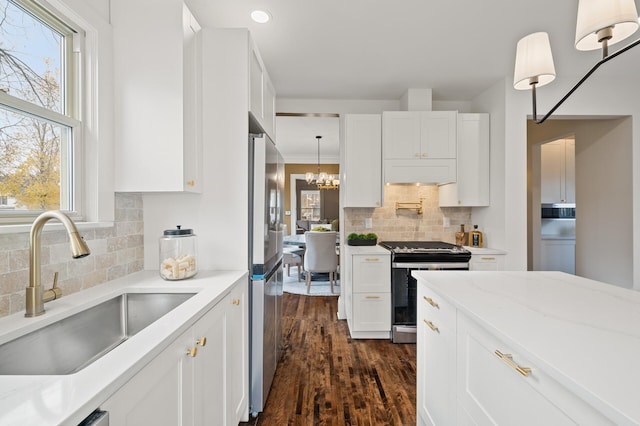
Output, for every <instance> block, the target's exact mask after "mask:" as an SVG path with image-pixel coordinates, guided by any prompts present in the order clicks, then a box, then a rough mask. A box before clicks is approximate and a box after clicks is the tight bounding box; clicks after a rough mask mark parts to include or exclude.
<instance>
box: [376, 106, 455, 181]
mask: <svg viewBox="0 0 640 426" xmlns="http://www.w3.org/2000/svg"><path fill="white" fill-rule="evenodd" d="M457 115H458V113H457V112H456V111H385V112H383V114H382V129H383V133H382V134H383V137H382V152H383V158H384V167H383V168H384V182H386V183H448V182H455V181H456V140H457V136H456V134H457V130H456V129H457Z"/></svg>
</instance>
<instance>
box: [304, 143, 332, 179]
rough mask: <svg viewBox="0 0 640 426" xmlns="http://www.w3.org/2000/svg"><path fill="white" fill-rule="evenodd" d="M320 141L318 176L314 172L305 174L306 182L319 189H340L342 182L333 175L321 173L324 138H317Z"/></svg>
mask: <svg viewBox="0 0 640 426" xmlns="http://www.w3.org/2000/svg"><path fill="white" fill-rule="evenodd" d="M316 139H317V141H318V174H317V175H315V174H314V173H313V172H307V173H305V180H306V181H307V183H308V184H310V185H311V184H315V185H316V186H317V187H318V189H338V187H339V186H340V180H339V179H338V178H336V177H334V176H333V175H330V174H328V173H326V172H321V171H320V139H322V136H316Z"/></svg>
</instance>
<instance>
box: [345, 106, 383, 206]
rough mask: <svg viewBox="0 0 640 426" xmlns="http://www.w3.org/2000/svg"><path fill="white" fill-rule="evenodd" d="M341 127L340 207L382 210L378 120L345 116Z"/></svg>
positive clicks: (380, 146) (378, 118)
mask: <svg viewBox="0 0 640 426" xmlns="http://www.w3.org/2000/svg"><path fill="white" fill-rule="evenodd" d="M341 124H342V143H341V144H340V148H341V154H342V155H341V162H340V173H341V178H340V194H341V195H342V196H343V199H342V207H374V208H375V207H382V118H381V116H380V115H379V114H347V115H345V116H344V117H343V118H342V120H341Z"/></svg>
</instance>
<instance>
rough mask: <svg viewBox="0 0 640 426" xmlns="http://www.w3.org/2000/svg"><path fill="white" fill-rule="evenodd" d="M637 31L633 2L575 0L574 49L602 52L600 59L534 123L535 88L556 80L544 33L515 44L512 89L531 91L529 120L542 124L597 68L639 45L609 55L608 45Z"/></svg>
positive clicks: (636, 42)
mask: <svg viewBox="0 0 640 426" xmlns="http://www.w3.org/2000/svg"><path fill="white" fill-rule="evenodd" d="M637 29H638V13H637V11H636V5H635V2H634V0H579V1H578V19H577V24H576V39H575V47H576V49H577V50H596V49H600V48H601V49H602V59H601V60H600V61H598V62H597V63H596V64H595V65H594V66H593V67H591V69H590V70H589V72H587V73H586V74H585V76H584V77H582V79H581V80H580V81H578V83H576V84H575V85H574V86H573V88H572V89H571V90H570V91H569V92H568V93H567V94H566V95H565V96H564V97H563V98H562V99H560V101H559V102H558V103H557V104H556V105H555V106H554V107H553V108H551V110H550V111H549V112H548V113H547V114H546V115H545V116H544V117H542V119H540V120H538V117H537V112H536V86H537V87H542V86H544V85H545V84H547V83H550V82H551V81H552V80H553V79H554V78H555V77H556V70H555V68H554V65H553V57H552V55H551V46H550V44H549V36H548V34H547V33H544V32H539V33H533V34H529V35H528V36H526V37H524V38H522V39H521V40H520V41H519V42H518V47H517V52H516V66H515V72H514V78H513V86H514V88H515V89H517V90H527V89H531V93H532V99H533V120H534V121H535V122H536V124H542V123H543V122H544V121H545V120H546V119H547V118H549V116H550V115H551V114H553V113H554V112H555V110H556V109H558V107H559V106H560V105H562V103H563V102H564V101H566V100H567V98H568V97H569V96H571V94H573V92H574V91H575V90H576V89H577V88H578V87H580V85H581V84H582V83H584V82H585V80H586V79H587V78H589V77H590V76H591V74H593V73H594V72H595V71H596V69H598V68H599V67H600V65H602V64H604V63H606V62H608V61H609V60H611V59H613V58H615V57H616V56H618V55H620V54H622V53H624V52H626V51H627V50H629V49H631V48H633V47H635V46H637V45H638V44H640V39H638V40H636V41H634V42H632V43H630V44H628V45H626V46H624V47H622V48H620V49H619V50H617V51H616V52H614V53H612V54H609V46H610V45H612V44H615V43H617V42H619V41H621V40H624V39H625V38H627V37H629V36H630V35H632V34H633V33H634V32H635V31H636V30H637Z"/></svg>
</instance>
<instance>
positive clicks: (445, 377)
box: [417, 286, 457, 425]
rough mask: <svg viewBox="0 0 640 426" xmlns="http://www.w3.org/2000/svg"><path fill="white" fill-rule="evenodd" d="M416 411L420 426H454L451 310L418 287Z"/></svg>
mask: <svg viewBox="0 0 640 426" xmlns="http://www.w3.org/2000/svg"><path fill="white" fill-rule="evenodd" d="M417 305H418V316H417V327H418V330H417V332H418V336H417V354H418V359H417V366H418V372H419V373H420V374H418V377H417V382H418V389H417V409H418V423H419V424H421V425H447V424H451V425H453V424H457V423H456V419H455V412H456V411H455V404H456V392H455V391H456V389H455V377H456V322H455V314H456V311H455V309H454V308H452V307H450V306H449V305H447V304H446V303H445V302H444V301H443V300H442V299H441V298H440V297H439V296H437V295H435V294H434V293H431V292H430V291H428V290H427V289H426V288H425V287H424V286H418V298H417Z"/></svg>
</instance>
